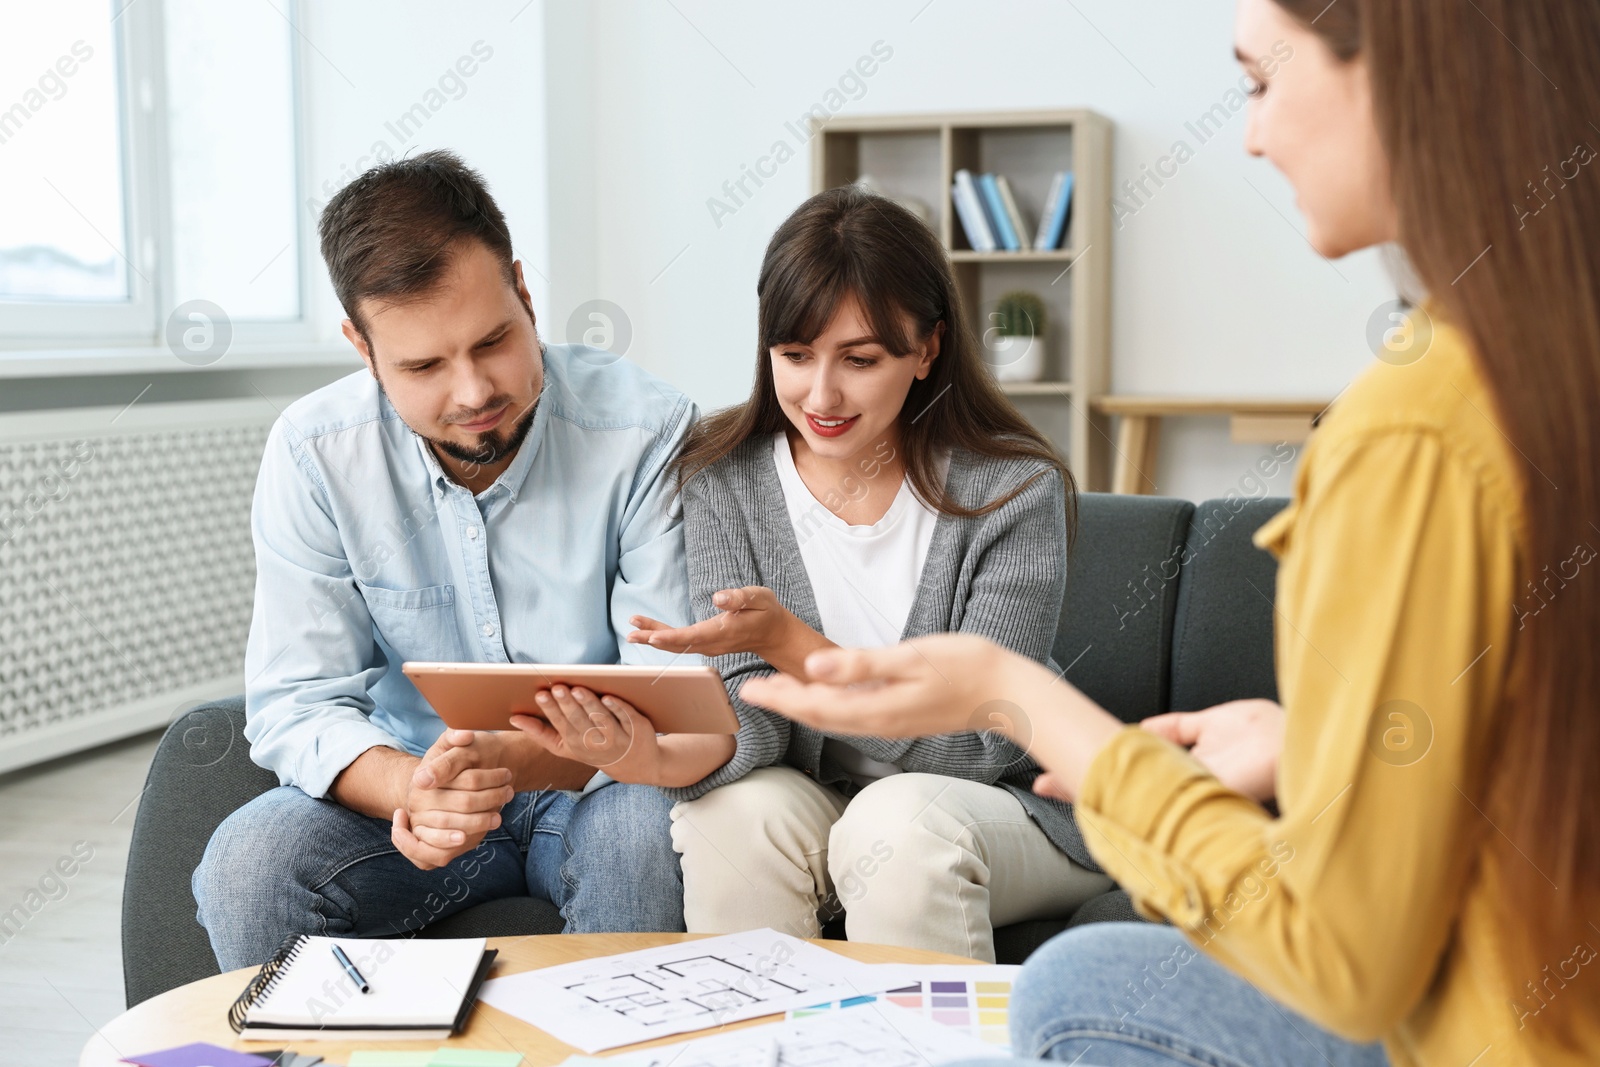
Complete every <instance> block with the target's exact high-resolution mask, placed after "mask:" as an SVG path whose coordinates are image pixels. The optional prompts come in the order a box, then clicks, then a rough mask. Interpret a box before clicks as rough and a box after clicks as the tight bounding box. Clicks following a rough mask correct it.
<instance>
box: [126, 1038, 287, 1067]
mask: <svg viewBox="0 0 1600 1067" xmlns="http://www.w3.org/2000/svg"><path fill="white" fill-rule="evenodd" d="M122 1062H124V1063H136V1064H139V1067H272V1061H271V1060H268V1059H263V1058H262V1057H260V1056H256V1055H252V1054H251V1053H249V1052H234V1051H233V1050H232V1049H225V1048H223V1047H222V1046H220V1045H208V1044H206V1043H205V1042H196V1043H195V1044H193V1045H180V1046H178V1047H177V1048H166V1049H162V1050H161V1051H159V1052H146V1053H143V1054H141V1055H138V1056H127V1057H125V1058H124V1059H123V1061H122Z"/></svg>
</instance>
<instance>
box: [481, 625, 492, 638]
mask: <svg viewBox="0 0 1600 1067" xmlns="http://www.w3.org/2000/svg"><path fill="white" fill-rule="evenodd" d="M483 636H485V637H493V636H494V623H492V622H486V623H484V624H483Z"/></svg>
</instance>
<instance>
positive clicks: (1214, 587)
mask: <svg viewBox="0 0 1600 1067" xmlns="http://www.w3.org/2000/svg"><path fill="white" fill-rule="evenodd" d="M1287 504H1288V501H1287V500H1286V499H1284V498H1282V497H1267V498H1264V499H1260V500H1251V499H1248V498H1236V499H1218V500H1207V501H1205V502H1204V503H1201V504H1198V505H1196V506H1195V509H1194V512H1193V514H1192V516H1191V518H1190V523H1189V529H1188V531H1187V535H1186V540H1185V545H1184V560H1183V566H1182V568H1181V570H1180V573H1179V576H1178V583H1177V585H1178V604H1177V614H1176V616H1175V617H1174V619H1173V624H1172V694H1171V707H1172V710H1174V711H1198V710H1200V709H1201V708H1209V707H1211V706H1212V705H1214V704H1221V703H1223V702H1225V701H1229V700H1242V699H1245V698H1247V697H1261V698H1265V699H1267V700H1276V699H1278V681H1277V673H1276V670H1275V669H1274V665H1273V658H1272V648H1273V646H1272V613H1273V608H1272V605H1273V601H1274V593H1275V589H1274V587H1275V585H1276V583H1277V576H1278V562H1277V560H1276V559H1274V558H1273V556H1272V554H1271V553H1270V552H1267V551H1266V550H1265V549H1260V548H1257V547H1256V546H1255V545H1254V544H1253V543H1252V542H1251V540H1250V538H1251V536H1252V535H1253V534H1254V533H1255V532H1256V530H1257V529H1259V528H1260V527H1261V524H1262V523H1264V522H1266V521H1267V520H1268V519H1270V518H1272V516H1274V515H1276V514H1277V513H1278V512H1279V511H1281V510H1283V508H1284V506H1285V505H1287Z"/></svg>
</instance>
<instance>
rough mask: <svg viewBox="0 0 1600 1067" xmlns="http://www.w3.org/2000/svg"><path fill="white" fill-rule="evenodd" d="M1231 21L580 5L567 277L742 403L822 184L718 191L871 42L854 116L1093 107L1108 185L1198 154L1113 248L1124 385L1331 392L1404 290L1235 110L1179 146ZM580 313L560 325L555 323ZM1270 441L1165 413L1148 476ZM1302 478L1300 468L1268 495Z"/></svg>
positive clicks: (1172, 12)
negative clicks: (722, 201) (1327, 236)
mask: <svg viewBox="0 0 1600 1067" xmlns="http://www.w3.org/2000/svg"><path fill="white" fill-rule="evenodd" d="M549 2H550V3H551V5H552V7H553V8H558V9H559V8H567V9H568V10H570V8H568V6H567V5H566V4H565V3H563V0H549ZM1232 8H1233V5H1232V3H1231V2H1230V0H1139V2H1138V3H1128V2H1126V0H1076V3H1074V4H1065V3H1060V2H1059V0H984V2H982V3H979V2H977V0H932V2H931V3H929V2H928V0H892V2H876V3H870V4H869V3H862V2H860V0H812V2H806V3H794V2H791V3H781V4H779V3H763V4H750V3H741V2H738V0H673V3H672V4H667V3H655V2H650V3H646V2H640V0H596V2H593V3H590V4H589V5H587V8H586V11H587V12H589V13H588V14H585V15H582V16H579V17H577V18H572V17H570V16H569V17H568V21H569V23H577V24H585V23H590V24H587V25H582V29H581V32H580V31H577V30H575V29H574V28H573V26H572V25H570V24H569V25H567V26H564V27H560V28H557V27H555V24H554V23H552V33H551V39H550V42H549V51H550V54H551V55H552V56H553V57H558V56H559V57H565V59H564V60H563V61H564V62H566V63H567V64H569V66H574V67H576V66H580V65H579V64H576V63H574V62H573V60H572V59H571V56H572V54H573V53H574V52H577V53H578V54H582V55H587V56H589V57H590V59H589V62H588V64H587V66H586V71H587V77H584V76H583V72H582V71H579V72H578V73H577V74H575V75H574V76H572V77H569V78H566V79H564V86H565V88H564V91H563V92H561V93H556V92H554V91H553V92H552V95H551V98H550V101H549V106H550V108H551V109H552V112H559V111H561V110H562V109H563V108H566V107H573V108H579V109H583V111H584V113H585V114H587V115H592V122H591V123H590V124H589V125H588V126H587V128H586V131H585V132H580V133H577V134H576V135H573V136H569V138H568V139H567V140H566V141H565V142H560V141H554V140H553V141H552V144H551V147H550V156H551V165H552V167H553V168H559V167H560V166H561V165H562V164H561V160H562V158H563V157H564V156H566V155H567V154H568V153H569V152H570V153H571V154H573V155H574V156H575V157H577V158H579V159H581V160H585V161H588V160H592V166H593V183H594V184H593V190H594V193H593V201H594V204H595V214H594V221H593V224H592V229H590V230H589V231H588V235H587V236H588V240H590V241H592V250H589V249H586V250H584V252H583V255H585V256H592V257H593V268H592V269H593V274H592V277H591V276H590V275H589V270H590V267H589V264H588V263H587V262H584V263H577V260H576V259H575V258H574V259H573V260H572V261H573V262H574V263H576V264H577V268H578V269H577V270H576V272H575V278H577V279H579V280H577V281H575V282H574V283H573V286H574V288H575V289H576V290H579V291H581V290H582V289H584V288H585V287H588V289H589V290H590V291H589V292H588V293H587V294H586V296H589V297H595V298H603V299H608V300H611V301H614V302H615V303H617V304H618V305H620V306H621V307H622V308H624V309H625V311H626V313H627V314H628V316H629V317H630V319H631V326H632V329H633V337H634V339H633V344H632V347H631V349H630V351H629V353H628V354H629V356H630V357H631V358H634V359H636V360H638V361H639V362H641V363H643V364H644V365H646V366H648V367H650V368H651V369H653V370H655V371H656V372H658V373H660V374H662V375H664V376H666V377H668V378H670V379H671V380H673V381H674V382H676V383H677V384H679V385H680V386H681V387H682V388H684V389H685V390H686V391H687V392H688V393H690V395H692V396H693V397H694V398H695V399H696V400H697V401H699V402H700V403H701V404H702V405H703V406H718V405H722V404H727V403H731V402H734V401H736V400H738V399H740V398H742V397H743V396H744V395H745V392H746V390H747V387H748V384H749V381H750V375H751V371H752V368H753V360H754V351H753V345H754V336H755V315H756V309H755V296H754V288H755V279H756V273H757V270H758V267H759V264H760V260H761V254H762V251H763V249H764V247H765V243H766V241H767V238H768V237H769V236H770V235H771V233H772V231H773V229H774V228H775V227H776V226H777V225H778V223H779V222H780V221H782V219H783V218H784V216H785V215H787V214H788V212H789V211H791V210H792V209H793V208H794V207H795V206H796V205H797V204H798V203H799V202H800V201H801V200H803V199H804V198H805V196H806V195H807V193H808V192H809V163H808V156H807V155H805V154H803V153H802V154H801V155H799V156H798V157H797V158H796V159H794V160H793V161H791V162H789V163H787V164H786V165H784V166H783V167H782V168H781V169H780V170H779V173H778V174H777V176H776V177H775V178H773V179H771V180H770V181H768V182H767V183H766V185H765V186H764V187H763V188H761V189H760V190H759V192H758V193H757V194H756V195H755V196H754V197H753V198H752V199H751V200H750V201H749V202H748V203H747V204H746V205H745V206H743V207H742V208H740V209H739V210H738V212H737V213H736V214H735V215H733V216H732V217H728V218H724V219H723V220H722V225H721V227H720V228H719V227H718V226H717V225H716V223H715V221H714V220H713V218H712V215H711V213H710V212H709V211H708V209H707V206H706V201H707V199H708V198H710V197H712V196H715V195H720V189H721V186H722V183H723V182H724V181H725V180H728V179H730V178H737V177H738V176H739V173H740V168H741V165H745V164H749V163H752V162H753V161H754V160H755V159H756V158H757V157H758V156H761V155H763V154H766V153H767V152H768V151H769V150H770V148H771V146H772V143H773V142H774V141H775V140H779V139H787V140H789V141H790V143H791V144H793V142H794V138H793V136H792V135H791V134H789V133H788V132H787V130H786V128H785V123H786V122H787V121H789V120H791V119H793V118H795V117H796V116H798V115H800V114H802V113H803V112H804V111H805V110H806V109H807V108H808V107H809V106H810V105H812V104H813V103H816V102H818V101H819V100H820V99H821V98H822V96H823V94H824V93H825V92H826V91H827V90H828V89H830V88H831V87H833V86H834V85H835V84H836V82H837V80H838V78H839V76H840V74H841V73H842V72H844V71H845V69H846V68H847V67H849V66H850V65H852V64H853V63H854V62H855V60H856V58H857V57H859V56H861V55H863V54H865V53H867V52H868V51H869V50H870V49H871V47H872V45H873V43H874V42H876V41H880V40H881V41H883V42H885V44H887V45H888V46H889V47H891V48H893V50H894V54H893V57H892V58H891V59H890V60H889V61H888V62H886V63H884V64H882V67H881V69H880V70H879V71H878V73H877V74H876V75H874V76H873V77H872V78H870V79H869V80H868V82H867V88H866V91H865V94H864V95H863V96H862V97H861V99H859V100H853V101H851V102H850V103H849V104H848V106H847V110H848V111H850V112H858V113H868V112H903V111H941V110H951V109H965V108H971V109H994V108H1032V107H1039V108H1044V107H1069V106H1084V107H1089V108H1093V109H1095V110H1097V111H1099V112H1101V113H1103V114H1105V115H1106V116H1108V117H1109V118H1110V119H1111V121H1112V122H1113V123H1114V125H1115V127H1116V131H1117V134H1116V144H1115V162H1114V167H1113V171H1114V174H1115V176H1116V180H1117V182H1118V183H1119V184H1120V182H1121V181H1122V180H1123V179H1124V178H1128V177H1137V176H1138V175H1139V173H1140V165H1141V164H1154V162H1155V161H1156V160H1157V158H1158V157H1160V156H1162V155H1164V154H1166V153H1167V152H1169V151H1170V149H1171V147H1172V143H1173V141H1174V140H1176V139H1178V138H1180V137H1183V138H1185V139H1187V140H1189V142H1190V144H1191V146H1192V147H1196V148H1197V151H1196V153H1195V156H1194V158H1193V159H1191V160H1190V161H1189V162H1188V163H1186V164H1185V165H1184V166H1183V167H1182V168H1181V169H1180V171H1179V173H1178V175H1177V176H1176V177H1175V178H1173V179H1172V180H1170V181H1168V182H1167V183H1166V185H1165V186H1164V187H1163V188H1161V189H1160V190H1158V191H1157V192H1156V194H1155V195H1154V196H1153V197H1151V198H1150V199H1149V200H1148V202H1147V204H1146V206H1144V207H1143V208H1141V209H1140V210H1139V211H1138V212H1137V214H1135V215H1134V216H1133V217H1131V218H1128V219H1126V220H1125V222H1124V225H1123V226H1122V228H1121V229H1120V230H1119V231H1118V232H1117V233H1116V235H1115V242H1114V248H1113V249H1112V250H1111V252H1112V256H1113V260H1114V268H1113V276H1114V281H1113V326H1112V338H1113V355H1112V381H1113V388H1114V389H1115V390H1116V391H1118V392H1128V393H1162V394H1197V395H1202V394H1214V395H1220V394H1252V395H1262V396H1318V395H1327V396H1332V395H1334V394H1335V393H1337V392H1338V391H1339V389H1341V388H1342V387H1343V385H1344V384H1345V383H1346V382H1347V381H1348V379H1349V378H1350V377H1351V376H1352V375H1354V374H1355V373H1356V372H1357V371H1359V369H1360V368H1361V367H1362V366H1364V365H1365V363H1366V362H1367V361H1368V360H1369V359H1370V352H1369V350H1368V349H1367V347H1366V342H1365V340H1364V337H1363V334H1364V328H1365V325H1366V321H1367V317H1368V315H1369V314H1370V313H1371V312H1372V310H1373V309H1374V308H1375V307H1376V306H1377V305H1378V304H1380V303H1381V302H1383V301H1384V300H1386V299H1388V298H1389V297H1390V296H1391V295H1392V288H1393V287H1392V285H1391V284H1390V282H1389V281H1388V279H1387V277H1386V275H1385V273H1384V272H1383V270H1382V268H1381V266H1380V265H1379V263H1378V260H1377V258H1376V255H1375V253H1371V252H1369V253H1362V254H1358V255H1356V256H1353V257H1349V258H1348V259H1346V260H1343V261H1340V262H1338V263H1336V264H1329V263H1328V262H1326V261H1324V260H1322V259H1321V258H1320V257H1318V256H1317V255H1316V254H1315V253H1314V252H1313V251H1312V250H1311V248H1310V246H1309V245H1308V244H1307V243H1306V241H1305V239H1304V238H1303V237H1302V236H1301V233H1302V232H1303V230H1304V225H1303V223H1302V222H1301V220H1300V219H1299V217H1298V213H1297V211H1296V209H1295V207H1294V202H1293V193H1292V190H1290V188H1289V187H1288V185H1287V183H1286V182H1285V181H1284V180H1283V179H1282V178H1281V177H1280V176H1279V175H1278V174H1277V172H1276V171H1275V170H1273V168H1272V167H1271V165H1270V164H1268V163H1266V162H1264V161H1257V160H1251V159H1249V158H1248V157H1247V156H1245V154H1244V152H1243V150H1242V148H1241V140H1242V136H1243V128H1244V118H1243V114H1242V113H1241V114H1239V115H1237V116H1235V117H1234V118H1233V119H1232V121H1231V123H1230V124H1229V125H1228V126H1227V127H1226V128H1225V129H1224V130H1223V132H1222V133H1221V134H1219V135H1218V136H1216V137H1215V138H1213V139H1212V140H1210V141H1209V142H1207V143H1205V144H1204V145H1200V144H1199V143H1198V142H1197V141H1196V139H1195V138H1194V136H1193V135H1192V134H1190V133H1188V132H1187V131H1186V129H1185V125H1184V124H1185V123H1186V122H1189V121H1191V120H1194V119H1196V118H1197V117H1198V116H1199V115H1200V114H1202V113H1203V112H1205V111H1206V110H1207V109H1208V108H1210V107H1211V105H1212V104H1214V103H1217V102H1218V101H1219V100H1221V98H1222V96H1223V94H1224V92H1225V91H1226V90H1227V89H1228V88H1230V87H1232V86H1234V85H1235V84H1236V82H1237V79H1238V77H1239V71H1238V68H1237V65H1236V64H1235V63H1234V61H1233V58H1232V51H1233V44H1232V18H1233V10H1232ZM1080 13H1081V14H1080ZM567 34H571V35H572V36H571V38H570V41H569V39H568V37H567ZM584 37H586V38H587V40H586V41H585V40H582V38H584ZM569 43H570V44H571V45H572V46H573V47H570V48H569ZM586 93H589V94H592V99H585V94H586ZM585 165H587V163H586V164H585ZM584 180H585V182H587V181H588V174H587V172H586V173H585V179H584ZM1252 185H1253V186H1254V187H1253V188H1252ZM585 187H586V188H587V185H586V186H585ZM559 208H560V206H559V205H557V210H559ZM583 239H584V238H583V235H582V234H580V233H579V232H578V228H577V227H576V226H575V225H574V224H573V223H572V220H570V219H569V220H568V221H567V223H566V232H565V233H564V234H563V235H561V236H560V237H559V238H558V237H557V236H554V235H553V237H552V241H553V244H552V257H553V260H552V262H553V268H554V269H555V270H557V271H561V270H562V269H563V267H564V264H565V263H566V262H568V253H569V252H575V251H576V250H574V249H571V248H570V246H569V244H568V242H570V241H574V240H577V241H579V242H581V241H582V240H583ZM558 295H559V294H558ZM582 298H584V297H580V296H577V294H576V292H574V294H573V299H582ZM571 306H572V305H571V304H570V303H565V304H563V305H562V306H558V307H555V308H553V309H552V312H553V314H552V316H551V318H552V319H553V320H554V321H556V322H563V321H565V317H566V314H567V313H568V312H569V311H570V309H571ZM1266 451H1268V449H1265V448H1258V447H1255V446H1236V445H1232V444H1230V443H1229V442H1228V439H1227V427H1226V424H1225V422H1224V421H1223V420H1220V419H1219V420H1168V422H1167V430H1166V438H1165V443H1164V446H1163V450H1162V455H1163V462H1162V465H1161V469H1160V470H1159V472H1158V473H1157V474H1156V480H1157V481H1158V483H1159V485H1160V489H1161V491H1162V492H1164V493H1169V494H1172V495H1176V496H1187V497H1191V498H1199V497H1203V496H1207V495H1213V494H1220V493H1222V492H1225V491H1226V490H1227V489H1229V488H1232V487H1234V486H1236V485H1237V484H1238V482H1239V479H1240V477H1241V476H1243V475H1244V474H1245V472H1246V471H1247V470H1248V469H1249V468H1250V467H1251V465H1252V463H1253V462H1254V460H1255V459H1256V458H1257V457H1258V456H1260V455H1263V454H1264V453H1265V452H1266ZM1288 487H1289V476H1288V473H1287V472H1286V473H1284V474H1283V475H1281V476H1280V477H1279V478H1278V479H1276V480H1275V481H1274V482H1273V485H1272V490H1273V491H1274V492H1285V493H1286V492H1287V491H1288Z"/></svg>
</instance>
